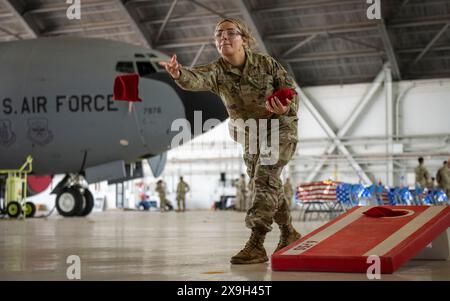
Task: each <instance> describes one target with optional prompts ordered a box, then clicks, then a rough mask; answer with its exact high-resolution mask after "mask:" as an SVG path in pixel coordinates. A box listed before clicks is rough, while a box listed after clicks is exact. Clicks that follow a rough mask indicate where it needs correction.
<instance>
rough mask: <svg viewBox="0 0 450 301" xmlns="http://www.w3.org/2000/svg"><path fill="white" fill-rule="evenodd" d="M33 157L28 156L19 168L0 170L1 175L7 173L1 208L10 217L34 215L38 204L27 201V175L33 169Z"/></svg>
mask: <svg viewBox="0 0 450 301" xmlns="http://www.w3.org/2000/svg"><path fill="white" fill-rule="evenodd" d="M32 163H33V158H31V156H28V157H27V159H26V161H25V163H24V164H23V165H22V167H20V169H17V170H14V169H12V170H0V175H6V185H5V195H4V198H3V200H2V202H1V204H0V205H1V208H0V209H1V210H2V212H3V213H6V214H7V215H8V216H10V217H18V216H20V215H21V214H22V213H23V216H24V217H33V216H34V214H35V213H36V206H35V205H34V204H33V203H32V202H27V201H26V197H27V175H28V174H29V173H30V172H31V170H32V168H33V167H32Z"/></svg>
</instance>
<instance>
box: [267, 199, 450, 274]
mask: <svg viewBox="0 0 450 301" xmlns="http://www.w3.org/2000/svg"><path fill="white" fill-rule="evenodd" d="M382 208H384V209H382V210H381V211H384V212H385V214H387V215H391V216H387V215H384V217H382V216H380V215H382V214H374V211H373V207H355V208H353V209H352V210H350V211H348V212H347V213H345V214H343V215H341V216H340V217H338V218H337V219H335V220H333V221H331V222H329V223H328V224H326V225H324V226H322V227H320V228H319V229H317V230H315V231H313V232H312V233H310V234H308V235H307V236H305V237H303V238H301V239H300V240H298V241H296V242H294V243H292V244H291V245H289V246H287V247H286V248H284V249H282V250H280V251H278V252H277V253H275V254H273V255H272V269H273V270H275V271H316V272H356V273H366V272H367V269H368V268H369V267H370V266H371V265H372V264H373V262H371V261H370V262H369V263H367V258H368V257H369V256H371V255H377V256H379V258H380V262H381V273H393V272H394V271H395V270H397V269H398V268H400V267H401V266H402V265H403V264H405V263H406V262H407V261H408V260H410V259H411V258H412V257H414V256H415V255H416V254H418V253H419V252H420V251H421V250H422V249H424V248H425V247H426V246H427V245H428V244H429V243H430V242H432V241H433V240H434V239H435V238H436V237H437V236H439V234H441V233H442V232H444V231H446V230H447V228H448V227H450V207H447V206H431V207H430V206H382ZM387 209H392V210H394V211H403V212H402V213H404V211H407V213H406V214H403V215H399V216H392V213H389V212H388V210H387ZM368 210H372V211H371V212H370V211H369V214H368V215H365V214H364V212H367V211H368ZM371 213H372V214H371ZM371 215H372V216H371ZM373 216H380V217H373Z"/></svg>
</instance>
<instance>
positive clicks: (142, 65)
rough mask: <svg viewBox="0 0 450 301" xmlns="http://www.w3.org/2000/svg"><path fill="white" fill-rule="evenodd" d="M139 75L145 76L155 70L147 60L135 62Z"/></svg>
mask: <svg viewBox="0 0 450 301" xmlns="http://www.w3.org/2000/svg"><path fill="white" fill-rule="evenodd" d="M136 65H137V68H138V72H139V75H140V76H146V75H149V74H152V73H155V72H156V69H155V67H153V65H152V64H151V63H149V62H136Z"/></svg>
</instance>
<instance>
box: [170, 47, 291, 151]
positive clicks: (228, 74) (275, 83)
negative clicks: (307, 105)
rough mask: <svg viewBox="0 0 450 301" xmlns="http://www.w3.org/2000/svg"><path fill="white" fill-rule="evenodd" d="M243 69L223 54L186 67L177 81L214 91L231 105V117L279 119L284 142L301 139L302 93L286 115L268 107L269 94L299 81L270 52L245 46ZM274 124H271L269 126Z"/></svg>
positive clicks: (181, 83) (195, 89) (200, 89)
mask: <svg viewBox="0 0 450 301" xmlns="http://www.w3.org/2000/svg"><path fill="white" fill-rule="evenodd" d="M245 53H246V60H245V65H244V67H243V69H242V70H241V69H240V68H238V67H234V66H232V65H231V64H229V63H228V62H226V61H225V60H224V59H223V58H219V59H217V60H215V61H213V62H212V63H210V64H207V65H203V66H197V67H194V68H182V69H181V74H180V77H179V78H178V79H177V80H175V82H176V83H177V84H178V85H179V86H180V87H181V88H182V89H185V90H190V91H211V92H213V93H215V94H217V95H218V96H219V97H220V98H221V99H222V101H223V103H224V105H225V106H226V108H227V111H228V114H229V116H230V118H231V119H235V120H236V119H242V120H244V121H246V120H248V119H255V120H256V121H257V123H258V120H259V119H269V118H271V119H274V118H277V119H279V125H280V128H279V129H280V132H279V133H280V142H281V143H283V142H297V123H298V118H297V111H298V96H297V95H296V96H295V97H294V99H293V101H292V102H291V104H290V108H289V110H288V111H287V112H286V113H285V114H284V115H272V114H271V113H270V112H268V111H267V109H266V107H265V102H266V97H267V96H269V95H271V94H273V93H274V92H275V91H277V90H279V89H281V88H291V89H295V88H296V85H295V83H294V81H293V80H292V78H291V77H290V76H289V75H288V73H287V72H286V70H285V69H284V68H283V66H282V65H281V64H280V63H278V62H277V61H276V60H275V59H273V58H272V57H270V56H269V55H265V54H260V53H255V52H252V51H251V50H249V49H246V50H245ZM268 128H270V127H268Z"/></svg>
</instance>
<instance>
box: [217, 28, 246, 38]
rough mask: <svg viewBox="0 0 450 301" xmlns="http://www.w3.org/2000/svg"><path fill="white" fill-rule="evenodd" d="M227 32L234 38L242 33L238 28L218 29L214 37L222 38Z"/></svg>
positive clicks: (228, 35) (229, 36)
mask: <svg viewBox="0 0 450 301" xmlns="http://www.w3.org/2000/svg"><path fill="white" fill-rule="evenodd" d="M223 33H226V34H227V37H228V38H229V39H230V40H232V39H235V38H236V37H237V36H240V35H242V33H241V32H240V31H238V30H236V29H227V30H218V31H216V32H215V33H214V38H215V39H216V40H220V39H221V38H222V34H223Z"/></svg>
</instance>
